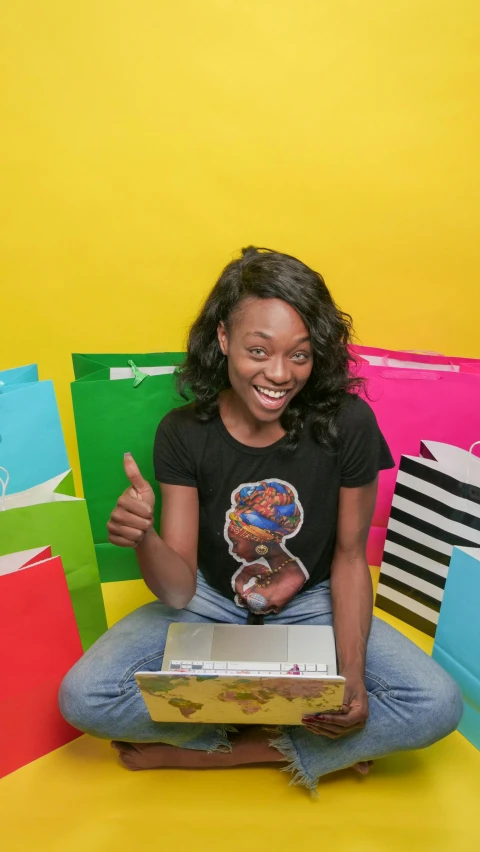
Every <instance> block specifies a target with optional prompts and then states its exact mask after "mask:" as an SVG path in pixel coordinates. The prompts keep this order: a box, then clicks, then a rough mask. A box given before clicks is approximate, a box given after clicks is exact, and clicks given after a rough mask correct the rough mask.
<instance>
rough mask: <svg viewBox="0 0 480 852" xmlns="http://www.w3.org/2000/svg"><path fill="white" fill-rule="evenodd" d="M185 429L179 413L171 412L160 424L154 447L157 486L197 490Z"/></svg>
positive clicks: (185, 425) (186, 424) (179, 411)
mask: <svg viewBox="0 0 480 852" xmlns="http://www.w3.org/2000/svg"><path fill="white" fill-rule="evenodd" d="M188 427H189V423H188V418H186V417H182V415H181V409H180V410H176V411H170V412H169V414H167V415H166V416H165V417H164V418H163V420H162V421H161V423H160V424H159V426H158V428H157V432H156V435H155V443H154V446H153V466H154V470H155V479H156V480H157V482H164V483H165V484H166V485H190V486H192V487H196V486H197V480H196V468H195V461H194V459H193V457H192V453H191V451H190V450H189V442H188Z"/></svg>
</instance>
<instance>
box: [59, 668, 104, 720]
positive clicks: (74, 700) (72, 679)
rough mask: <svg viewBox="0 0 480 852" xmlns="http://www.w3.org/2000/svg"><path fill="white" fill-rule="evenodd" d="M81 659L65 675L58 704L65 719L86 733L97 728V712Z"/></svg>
mask: <svg viewBox="0 0 480 852" xmlns="http://www.w3.org/2000/svg"><path fill="white" fill-rule="evenodd" d="M81 662H82V661H81V660H80V662H78V663H77V664H76V665H75V666H74V667H73V669H71V670H70V671H69V672H68V674H66V675H65V677H64V679H63V681H62V684H61V686H60V690H59V693H58V704H59V707H60V712H61V714H62V716H63V717H64V719H66V720H67V722H69V723H70V725H73V727H74V728H78V730H79V731H83V732H84V733H91V732H93V731H94V730H95V712H94V707H93V702H92V700H91V697H90V695H89V691H88V682H89V680H88V677H87V675H86V673H84V671H83V666H82V665H81Z"/></svg>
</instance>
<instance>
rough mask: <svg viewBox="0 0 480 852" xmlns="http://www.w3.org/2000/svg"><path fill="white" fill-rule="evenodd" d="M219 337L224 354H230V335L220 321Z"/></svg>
mask: <svg viewBox="0 0 480 852" xmlns="http://www.w3.org/2000/svg"><path fill="white" fill-rule="evenodd" d="M217 337H218V343H219V346H220V351H221V353H222V355H228V335H227V330H226V328H225V326H224V324H223V322H219V323H218V328H217Z"/></svg>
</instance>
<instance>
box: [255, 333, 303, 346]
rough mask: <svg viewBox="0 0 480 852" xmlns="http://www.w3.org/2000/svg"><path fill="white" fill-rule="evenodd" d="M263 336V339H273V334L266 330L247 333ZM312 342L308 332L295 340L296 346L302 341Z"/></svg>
mask: <svg viewBox="0 0 480 852" xmlns="http://www.w3.org/2000/svg"><path fill="white" fill-rule="evenodd" d="M255 336H256V337H262V338H263V340H272V336H271V334H267V333H266V331H249V332H247V334H246V335H245V337H255ZM307 342H310V335H309V334H307V335H306V337H301V338H300V339H299V340H297V341H295V346H300V343H307Z"/></svg>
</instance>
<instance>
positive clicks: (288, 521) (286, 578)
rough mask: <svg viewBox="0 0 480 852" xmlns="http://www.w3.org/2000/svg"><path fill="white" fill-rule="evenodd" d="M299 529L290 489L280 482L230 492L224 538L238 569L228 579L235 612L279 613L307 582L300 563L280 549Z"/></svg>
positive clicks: (296, 502) (264, 482)
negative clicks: (247, 610)
mask: <svg viewBox="0 0 480 852" xmlns="http://www.w3.org/2000/svg"><path fill="white" fill-rule="evenodd" d="M302 524H303V508H302V504H301V503H300V500H299V499H298V494H297V491H296V489H295V488H294V487H293V485H290V483H288V482H284V481H283V480H281V479H263V480H261V481H260V482H246V483H243V484H242V485H239V486H238V488H235V489H234V491H233V492H232V496H231V506H230V509H229V510H228V511H227V513H226V520H225V529H224V536H225V540H226V541H227V543H228V545H229V548H228V550H229V553H230V554H231V556H233V558H234V559H236V560H237V561H238V562H241V563H242V564H241V567H240V568H239V569H238V570H237V571H236V572H235V573H234V575H233V577H232V588H233V591H234V592H235V603H236V604H237V606H241V607H245V608H247V609H249V610H250V611H251V612H255V613H261V614H266V613H269V612H279V610H281V609H282V607H284V606H285V604H286V603H287V602H288V601H289V600H290V599H291V598H293V596H294V595H295V594H296V593H297V592H298V591H299V589H301V587H302V586H303V584H304V583H305V582H306V580H308V578H309V573H308V571H307V569H306V568H305V566H304V565H303V563H302V562H301V561H300V559H298V558H297V557H296V556H293V555H292V554H291V553H290V551H289V550H287V548H286V547H285V539H287V538H292V537H293V536H295V535H296V534H297V533H298V532H299V530H300V529H301V527H302Z"/></svg>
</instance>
